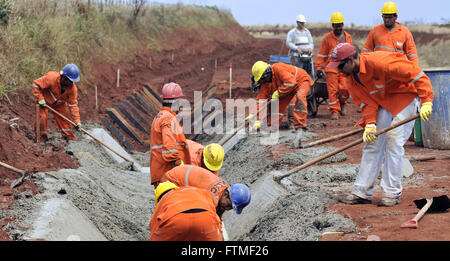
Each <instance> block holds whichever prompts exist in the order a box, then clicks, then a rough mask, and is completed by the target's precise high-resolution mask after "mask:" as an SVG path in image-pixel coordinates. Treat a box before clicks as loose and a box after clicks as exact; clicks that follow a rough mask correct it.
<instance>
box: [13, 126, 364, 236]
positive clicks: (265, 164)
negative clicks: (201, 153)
mask: <svg viewBox="0 0 450 261" xmlns="http://www.w3.org/2000/svg"><path fill="white" fill-rule="evenodd" d="M87 129H88V131H90V132H91V133H93V134H95V136H96V137H98V138H99V139H100V140H102V141H104V142H105V143H106V144H108V145H109V146H111V147H113V148H114V149H116V150H118V151H119V152H120V153H126V152H125V151H124V150H123V149H122V148H121V147H120V145H119V143H117V142H116V141H115V140H114V139H112V138H111V137H110V136H109V134H108V133H107V132H106V131H104V130H103V129H102V128H101V126H99V125H97V124H89V125H88V126H87ZM304 134H305V135H304V137H314V135H311V133H304ZM296 136H297V135H296V134H295V133H292V132H290V131H288V130H282V131H280V133H279V136H278V137H276V138H275V141H277V142H278V143H279V144H284V145H286V146H290V144H292V142H293V140H294V139H295V138H296ZM225 138H226V135H221V136H219V135H218V136H215V137H206V138H205V137H203V139H201V142H202V143H203V144H207V143H209V142H220V141H221V140H223V139H225ZM268 139H271V140H270V142H272V143H273V142H274V138H273V137H269V135H268V134H255V133H246V132H245V131H241V132H239V133H238V134H237V135H235V136H234V137H233V138H232V139H230V140H229V141H228V142H227V143H226V144H225V145H224V148H225V150H226V152H227V153H226V158H225V162H224V165H223V168H222V169H221V171H220V173H219V175H220V176H221V177H222V178H223V179H225V180H226V181H227V182H229V183H230V184H231V183H245V184H247V185H248V186H249V187H250V190H251V193H252V200H251V203H250V204H249V205H248V206H247V207H246V208H245V209H244V211H243V212H242V214H241V215H237V214H235V213H234V211H228V212H226V213H225V214H224V217H223V222H224V225H225V229H226V232H227V234H228V237H229V240H244V241H249V240H250V241H252V240H263V241H275V240H295V241H310V240H317V239H318V238H320V236H321V235H322V234H323V233H324V232H335V231H339V232H352V231H355V229H356V228H355V225H354V224H353V222H352V221H351V220H350V219H348V218H345V217H343V216H341V215H339V214H337V213H334V212H332V211H329V210H328V206H330V205H331V204H333V203H336V199H335V196H334V195H335V194H336V192H339V191H341V190H342V189H348V187H349V186H350V185H351V182H352V181H353V180H354V178H355V177H356V174H357V171H358V165H351V164H332V163H336V162H340V161H343V160H345V157H346V156H345V154H343V153H340V154H338V155H335V156H334V157H331V158H329V159H327V160H325V161H324V162H322V164H324V165H317V166H314V167H311V168H309V169H306V170H303V171H300V172H298V173H295V174H293V175H292V176H290V177H288V178H285V179H284V180H282V182H281V184H278V183H276V182H274V181H273V179H272V176H273V175H274V174H276V172H279V171H283V170H286V169H289V168H291V167H293V166H295V165H298V164H301V162H306V161H308V160H310V159H312V158H314V157H316V156H317V155H322V154H324V153H327V152H329V151H330V150H332V149H333V148H332V147H318V148H309V149H305V150H294V152H291V153H286V154H285V155H283V156H282V157H281V160H280V161H277V160H273V159H271V157H270V155H269V154H270V153H269V151H270V146H271V145H264V144H267V140H268ZM66 152H67V153H69V154H73V155H74V156H76V157H77V158H78V160H79V161H80V167H79V168H78V169H76V170H75V169H62V170H58V171H52V172H41V173H35V174H33V177H32V178H33V179H34V180H35V183H36V184H37V185H38V187H39V189H40V190H42V191H43V193H40V194H37V195H35V196H34V197H29V196H27V195H25V194H23V193H22V194H17V195H15V197H16V200H17V206H18V207H16V208H14V209H12V210H11V213H9V214H10V215H17V216H20V217H23V218H22V219H20V220H17V221H15V222H11V223H10V228H11V231H10V233H9V234H10V236H11V237H12V238H14V239H16V240H23V239H27V238H33V239H36V238H39V239H45V240H112V241H121V240H125V241H134V240H137V241H140V240H148V239H149V237H150V230H149V227H148V225H149V221H150V218H151V216H152V213H153V209H154V205H155V204H154V195H153V188H152V186H151V185H150V183H149V180H150V176H149V168H148V167H149V153H148V152H147V153H140V152H136V153H133V154H131V155H129V154H125V155H126V157H130V158H133V159H134V161H135V163H134V164H133V167H132V168H130V164H126V162H124V160H123V159H120V158H119V157H117V156H113V155H114V154H112V153H111V152H110V151H109V150H107V149H106V148H105V147H103V146H101V145H99V144H98V143H97V142H94V141H93V140H92V139H91V138H90V137H88V136H86V135H83V136H82V137H81V138H80V139H79V140H78V141H77V142H71V143H70V144H69V145H68V146H67V147H66ZM330 163H331V165H330Z"/></svg>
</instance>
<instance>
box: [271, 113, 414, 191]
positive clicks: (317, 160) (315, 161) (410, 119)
mask: <svg viewBox="0 0 450 261" xmlns="http://www.w3.org/2000/svg"><path fill="white" fill-rule="evenodd" d="M419 117H420V115H419V114H416V115H413V116H411V117H409V118H406V119H404V120H402V121H399V122H397V123H394V124H392V125H391V126H389V127H386V128H384V129H382V130H379V131H377V132H376V133H375V135H376V136H378V135H380V134H383V133H385V132H388V131H390V130H392V129H395V128H397V127H398V126H401V125H403V124H405V123H408V122H410V121H413V120H415V119H417V118H419ZM361 143H363V139H362V138H359V139H358V140H355V141H353V142H351V143H349V144H347V145H345V146H342V147H340V148H337V149H336V150H334V151H332V152H330V153H327V154H325V155H322V156H320V157H317V158H316V159H313V160H311V161H308V162H306V163H304V164H303V165H300V166H298V167H295V168H293V169H291V170H289V171H288V172H286V173H284V174H282V175H274V176H273V180H274V181H276V182H278V183H280V182H281V180H282V179H284V178H285V177H288V176H290V175H292V174H293V173H295V172H297V171H299V170H302V169H305V168H307V167H309V166H311V165H313V164H315V163H317V162H320V161H322V160H324V159H326V158H329V157H331V156H333V155H335V154H338V153H339V152H341V151H344V150H346V149H348V148H351V147H354V146H356V145H358V144H361Z"/></svg>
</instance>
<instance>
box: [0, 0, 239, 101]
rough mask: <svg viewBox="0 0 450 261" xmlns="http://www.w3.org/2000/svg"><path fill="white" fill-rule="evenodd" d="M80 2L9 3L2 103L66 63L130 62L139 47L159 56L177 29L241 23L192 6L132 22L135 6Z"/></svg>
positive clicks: (161, 9)
mask: <svg viewBox="0 0 450 261" xmlns="http://www.w3.org/2000/svg"><path fill="white" fill-rule="evenodd" d="M93 2H94V1H91V4H90V5H88V4H87V1H79V0H78V1H77V0H15V1H10V3H11V5H12V14H11V17H10V19H9V22H8V24H7V25H0V98H2V96H3V95H4V94H5V93H8V92H14V91H17V90H19V89H21V88H31V83H32V81H33V80H35V79H37V78H39V77H41V76H42V75H44V74H45V73H46V72H48V71H50V70H56V71H58V70H60V69H61V68H62V67H63V66H64V65H65V64H66V63H69V62H70V63H75V64H76V65H77V66H79V67H80V71H81V78H82V82H83V78H84V77H83V74H84V73H85V72H88V71H89V69H90V68H89V66H90V62H91V59H93V57H96V58H98V57H100V58H101V59H104V60H105V61H108V62H111V63H114V62H117V61H121V60H126V59H127V57H128V56H130V54H131V53H133V51H135V50H136V48H138V44H139V43H145V44H144V46H146V47H147V48H149V49H151V50H156V51H160V50H161V48H162V46H163V43H159V42H158V40H157V39H158V37H159V36H161V35H162V34H167V33H170V32H171V31H172V30H173V29H175V28H179V27H182V28H185V29H188V30H198V31H201V30H199V29H201V28H205V27H209V28H210V27H226V26H229V25H230V24H231V23H237V22H236V21H235V20H234V18H233V17H232V15H231V14H230V13H229V12H228V11H222V10H219V9H218V8H217V7H199V6H193V5H186V6H185V5H182V4H176V5H163V4H154V5H147V6H145V7H144V8H143V10H142V11H141V13H140V14H139V15H138V17H137V19H135V20H134V19H133V16H132V13H133V5H131V4H121V5H118V4H117V5H111V4H109V5H105V4H102V2H101V1H100V3H93Z"/></svg>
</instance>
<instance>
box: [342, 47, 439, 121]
mask: <svg viewBox="0 0 450 261" xmlns="http://www.w3.org/2000/svg"><path fill="white" fill-rule="evenodd" d="M358 77H359V79H360V81H361V83H362V84H363V85H361V84H360V83H358V82H357V81H356V80H355V77H351V79H352V82H353V84H351V85H350V86H351V88H350V89H349V91H350V94H351V96H352V99H353V100H354V102H355V104H357V105H358V106H360V108H361V111H362V118H361V120H360V121H359V122H358V123H357V124H356V125H361V126H362V127H364V126H365V125H366V124H369V123H376V121H377V112H378V107H379V106H381V107H383V108H385V109H386V110H388V111H389V112H390V113H391V114H392V115H393V116H394V117H395V116H396V115H397V114H398V113H399V112H400V111H402V110H403V108H405V107H406V106H407V105H408V104H410V103H411V102H412V100H414V98H415V97H416V96H419V98H420V100H421V103H422V104H423V103H425V102H432V101H433V97H434V94H433V90H432V87H431V82H430V79H429V78H428V76H426V75H425V73H424V72H423V71H422V69H420V68H419V67H418V66H417V64H416V63H414V62H412V61H408V60H406V59H405V56H404V55H403V54H400V53H393V52H382V51H381V52H379V51H376V52H370V53H362V54H360V72H359V73H358Z"/></svg>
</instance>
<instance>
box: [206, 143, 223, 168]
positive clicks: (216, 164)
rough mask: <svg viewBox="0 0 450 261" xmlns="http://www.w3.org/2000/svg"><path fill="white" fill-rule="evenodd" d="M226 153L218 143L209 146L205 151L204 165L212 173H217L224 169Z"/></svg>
mask: <svg viewBox="0 0 450 261" xmlns="http://www.w3.org/2000/svg"><path fill="white" fill-rule="evenodd" d="M224 157H225V151H224V150H223V148H222V146H220V144H217V143H211V144H208V145H207V146H206V147H205V149H204V150H203V163H204V164H205V166H206V167H207V168H208V169H209V170H211V171H217V170H219V169H220V168H222V164H223V158H224Z"/></svg>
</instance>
